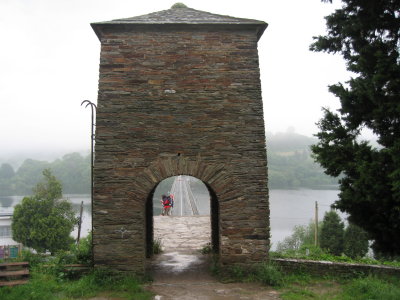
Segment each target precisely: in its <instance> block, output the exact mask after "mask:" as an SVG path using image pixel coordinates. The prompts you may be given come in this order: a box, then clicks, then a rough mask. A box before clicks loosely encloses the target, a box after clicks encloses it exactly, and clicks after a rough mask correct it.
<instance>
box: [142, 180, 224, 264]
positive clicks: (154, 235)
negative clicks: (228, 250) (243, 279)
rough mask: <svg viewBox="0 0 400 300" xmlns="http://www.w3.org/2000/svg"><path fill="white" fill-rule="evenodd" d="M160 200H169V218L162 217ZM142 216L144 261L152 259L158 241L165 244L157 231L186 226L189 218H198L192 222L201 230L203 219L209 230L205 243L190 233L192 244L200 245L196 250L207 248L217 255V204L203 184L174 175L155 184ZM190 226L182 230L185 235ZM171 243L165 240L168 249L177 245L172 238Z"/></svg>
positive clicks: (212, 193) (218, 241) (215, 197)
mask: <svg viewBox="0 0 400 300" xmlns="http://www.w3.org/2000/svg"><path fill="white" fill-rule="evenodd" d="M163 196H170V197H171V199H172V202H173V207H171V210H170V214H169V215H164V216H163V205H162V197H163ZM145 213H146V256H147V258H150V257H151V256H152V255H153V247H154V242H155V241H156V240H158V241H157V242H159V241H160V239H161V244H165V243H164V242H165V241H163V237H162V235H160V234H159V233H158V232H156V230H160V229H159V228H160V227H163V226H164V227H165V226H166V224H167V223H170V224H179V226H181V227H182V226H183V225H182V224H180V223H182V222H183V223H185V222H188V221H187V220H188V219H187V218H188V217H193V218H197V219H198V220H197V221H194V222H195V223H196V222H197V223H200V224H202V226H204V221H202V220H204V219H206V222H207V224H206V226H207V227H208V228H207V229H206V230H207V231H208V233H205V234H206V240H204V236H203V235H204V234H203V233H202V234H201V238H198V237H196V234H195V232H192V233H193V235H192V237H191V238H192V239H191V241H192V242H194V243H195V244H196V245H197V244H198V243H202V242H203V244H202V245H201V246H199V247H198V248H199V249H198V250H201V248H202V247H204V246H207V245H208V244H209V245H210V246H211V250H212V252H213V253H219V249H220V238H219V202H218V198H217V195H216V193H215V192H214V190H213V189H212V188H211V186H210V185H209V184H207V183H205V182H203V181H202V180H200V179H198V178H196V177H193V176H187V175H177V176H172V177H168V178H165V179H164V180H162V181H160V182H158V184H157V185H156V186H154V188H153V189H152V190H151V192H150V193H149V195H148V197H147V201H146V212H145ZM207 218H208V219H207ZM185 220H186V221H185ZM191 222H192V221H189V223H188V224H186V225H185V226H186V227H187V228H186V229H183V230H187V231H188V232H187V234H190V233H191V231H193V228H192V229H191V228H190V227H191V226H190V224H191ZM155 229H156V230H155ZM170 239H172V240H168V244H169V245H171V243H174V242H177V240H175V239H174V237H172V238H171V237H170ZM207 241H208V242H207ZM189 242H190V241H189ZM191 246H193V245H191ZM194 247H196V246H194Z"/></svg>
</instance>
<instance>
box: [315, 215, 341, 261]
mask: <svg viewBox="0 0 400 300" xmlns="http://www.w3.org/2000/svg"><path fill="white" fill-rule="evenodd" d="M343 238H344V224H343V222H342V221H341V219H340V217H339V215H338V214H337V212H335V211H334V210H331V211H328V212H326V213H325V215H324V220H323V225H322V228H321V237H320V242H319V245H320V247H321V248H322V249H325V250H327V251H328V252H329V253H331V254H333V255H342V253H343Z"/></svg>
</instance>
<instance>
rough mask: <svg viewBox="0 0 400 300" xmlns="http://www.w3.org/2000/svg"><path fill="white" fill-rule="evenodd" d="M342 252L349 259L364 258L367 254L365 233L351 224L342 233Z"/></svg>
mask: <svg viewBox="0 0 400 300" xmlns="http://www.w3.org/2000/svg"><path fill="white" fill-rule="evenodd" d="M343 252H344V254H346V255H347V256H349V257H351V258H357V257H364V256H365V255H366V254H367V253H368V236H367V233H366V232H365V231H364V230H363V229H362V228H361V227H359V226H357V225H354V224H352V223H350V224H349V226H347V228H346V230H345V232H344V244H343Z"/></svg>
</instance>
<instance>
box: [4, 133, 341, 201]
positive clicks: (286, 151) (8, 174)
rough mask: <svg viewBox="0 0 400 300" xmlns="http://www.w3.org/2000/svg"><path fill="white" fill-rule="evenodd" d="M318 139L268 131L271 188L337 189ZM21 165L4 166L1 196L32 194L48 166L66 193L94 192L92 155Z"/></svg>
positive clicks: (25, 162) (26, 161)
mask: <svg viewBox="0 0 400 300" xmlns="http://www.w3.org/2000/svg"><path fill="white" fill-rule="evenodd" d="M316 141H317V140H316V139H315V138H311V137H307V136H304V135H300V134H296V133H294V132H286V133H277V134H267V153H268V172H269V188H271V189H294V188H335V187H336V185H337V180H336V179H334V178H331V177H329V176H327V175H325V174H324V172H323V170H322V168H321V167H319V165H318V164H316V163H314V161H313V159H312V158H311V156H310V155H311V152H310V145H312V144H314V143H316ZM3 161H4V160H3ZM17 165H18V166H19V167H18V168H16V167H14V166H13V165H12V164H11V163H4V162H3V163H2V164H1V165H0V196H12V195H21V196H23V195H30V194H32V188H33V187H34V186H35V185H36V184H37V183H38V182H39V181H40V180H41V178H42V171H43V170H44V169H46V168H49V169H51V170H52V172H53V174H54V175H55V176H56V177H57V178H58V179H59V180H60V181H61V182H62V184H63V192H64V193H65V194H89V193H90V155H82V154H80V153H69V154H66V155H64V156H63V157H62V158H59V159H55V160H53V161H52V162H49V161H47V160H36V159H25V160H24V161H23V162H17Z"/></svg>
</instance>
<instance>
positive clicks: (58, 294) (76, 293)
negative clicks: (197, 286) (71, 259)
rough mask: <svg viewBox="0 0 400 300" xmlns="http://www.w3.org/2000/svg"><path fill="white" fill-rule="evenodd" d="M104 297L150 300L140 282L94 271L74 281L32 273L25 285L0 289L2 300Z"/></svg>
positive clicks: (50, 273)
mask: <svg viewBox="0 0 400 300" xmlns="http://www.w3.org/2000/svg"><path fill="white" fill-rule="evenodd" d="M101 293H107V294H109V295H110V296H113V297H119V298H121V299H143V300H145V299H151V298H152V294H151V293H150V292H147V291H144V290H143V288H142V287H141V280H140V279H138V278H136V277H134V276H129V275H123V274H120V273H115V272H110V271H108V270H95V271H92V272H91V273H89V274H88V275H85V276H82V277H81V278H80V279H78V280H63V279H60V278H59V277H57V275H56V274H54V273H53V272H43V271H42V270H41V271H39V269H37V270H33V271H32V272H31V278H30V281H29V283H28V284H25V285H21V286H16V287H4V288H1V289H0V299H2V300H20V299H24V300H61V299H63V300H66V299H82V298H89V297H95V296H97V295H99V294H101Z"/></svg>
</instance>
